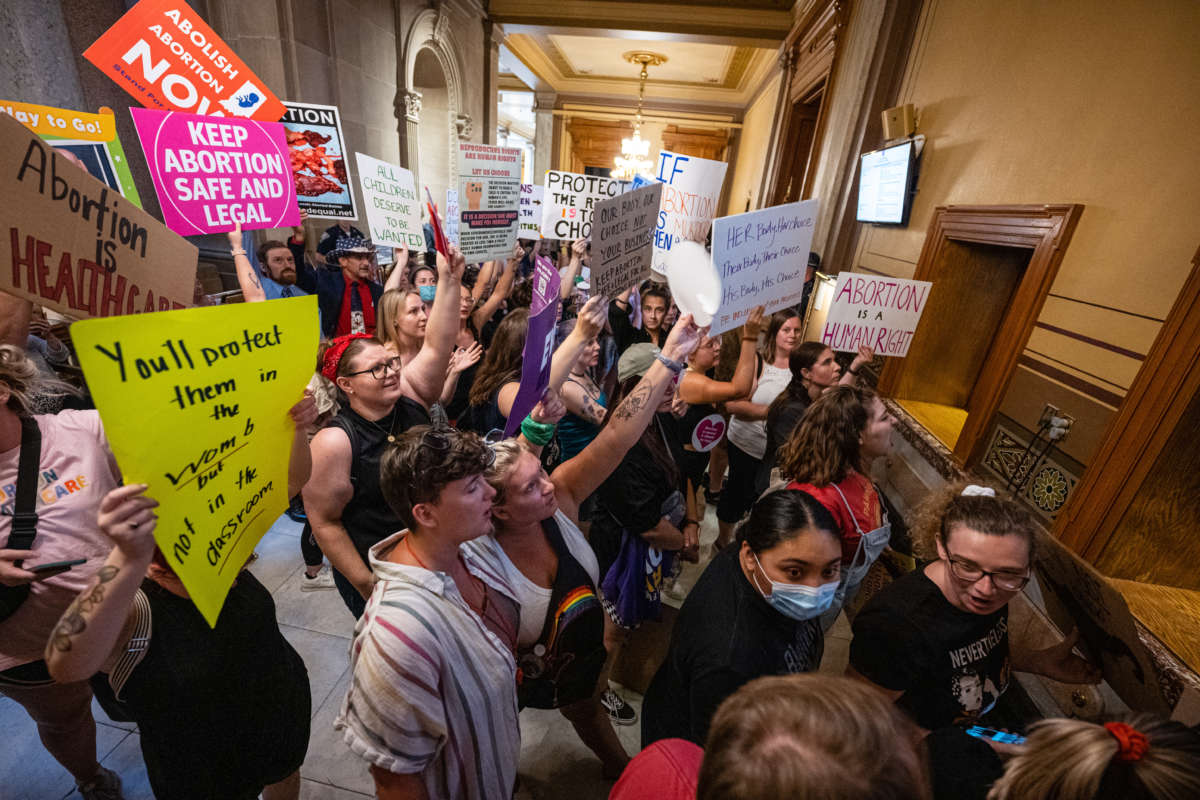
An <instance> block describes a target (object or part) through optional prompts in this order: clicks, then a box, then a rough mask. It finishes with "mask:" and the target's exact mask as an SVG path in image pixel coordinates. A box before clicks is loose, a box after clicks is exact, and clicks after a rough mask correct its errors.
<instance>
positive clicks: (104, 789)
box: [75, 767, 125, 800]
mask: <svg viewBox="0 0 1200 800" xmlns="http://www.w3.org/2000/svg"><path fill="white" fill-rule="evenodd" d="M75 788H76V789H78V790H79V794H81V795H82V796H83V798H84V800H125V795H123V794H121V776H120V775H118V774H117V773H115V772H113V771H112V770H111V769H105V768H104V767H101V768H100V771H99V772H97V773H96V777H94V778H92V779H91V780H90V781H88V782H87V783H77V784H75Z"/></svg>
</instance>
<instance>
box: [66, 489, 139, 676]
mask: <svg viewBox="0 0 1200 800" xmlns="http://www.w3.org/2000/svg"><path fill="white" fill-rule="evenodd" d="M144 491H146V486H145V484H133V485H130V486H122V487H121V488H119V489H114V490H113V491H111V492H109V493H108V494H107V495H105V496H104V499H103V500H102V501H100V516H99V524H100V529H101V530H102V531H104V533H105V534H106V535H107V536H108V537H109V538H110V539H111V540H112V541H113V544H114V545H115V546H114V547H113V549H112V552H111V553H109V554H108V560H107V561H105V562H104V566H102V567H101V568H100V571H99V572H98V573H96V577H95V578H93V580H92V583H91V584H90V585H89V586H88V588H86V589H84V590H83V591H82V592H80V594H79V596H78V597H76V598H75V600H74V602H72V603H71V605H70V606H68V607H67V610H66V611H64V612H63V615H62V617H61V618H60V619H59V621H58V625H56V626H55V628H54V631H53V632H52V633H51V634H50V640H49V641H48V642H47V643H46V665H47V667H49V669H50V674H51V675H52V676H53V677H54V679H55V680H56V681H58V682H60V683H66V682H69V681H80V680H86V679H87V678H89V677H91V676H92V675H93V674H95V672H96V671H97V670H98V669H100V668H101V667H102V666H104V665H105V664H106V663H108V662H109V661H110V660H111V656H112V654H113V650H114V648H115V647H116V646H117V645H119V644H120V645H123V644H124V641H122V636H121V634H122V633H123V632H126V631H127V621H128V618H129V609H130V604H131V603H132V601H133V596H134V594H135V593H136V592H137V590H138V586H140V585H141V583H142V577H143V576H144V575H145V574H146V567H147V566H148V565H149V564H150V558H151V556H153V555H154V536H153V534H154V525H155V522H156V521H157V517H156V516H155V514H154V508H155V506H157V505H158V503H156V502H155V501H154V500H151V499H150V498H149V497H146V496H145V495H144V494H142V493H143V492H144ZM125 637H126V638H128V633H127V632H126V633H125Z"/></svg>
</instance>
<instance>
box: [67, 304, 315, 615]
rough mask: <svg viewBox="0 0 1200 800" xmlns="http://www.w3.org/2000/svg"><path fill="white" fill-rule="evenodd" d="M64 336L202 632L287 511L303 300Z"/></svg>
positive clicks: (88, 326)
mask: <svg viewBox="0 0 1200 800" xmlns="http://www.w3.org/2000/svg"><path fill="white" fill-rule="evenodd" d="M71 337H72V339H73V341H74V343H75V349H76V352H77V353H78V355H79V363H80V365H81V366H82V367H83V373H84V375H85V376H86V377H87V382H88V387H89V388H90V389H91V391H92V396H93V398H95V401H96V408H97V409H99V411H100V418H101V419H102V420H103V421H104V432H105V434H106V435H107V437H108V441H109V444H110V445H111V447H112V451H113V454H114V455H115V456H116V457H117V463H118V464H119V465H120V467H121V473H122V475H123V477H124V479H125V482H126V483H144V484H147V486H148V487H149V488H148V489H147V490H146V494H147V495H149V496H150V497H153V498H154V499H155V500H157V501H158V502H159V507H158V525H157V526H156V527H155V529H154V539H155V541H156V542H157V543H158V547H159V549H160V550H162V552H163V555H164V556H166V559H167V562H168V563H169V564H170V565H171V568H172V569H174V570H175V573H176V574H177V575H179V577H180V578H181V579H182V580H183V585H184V586H185V587H186V588H187V590H188V594H190V595H191V597H192V601H193V602H194V603H195V604H196V607H197V608H198V609H199V610H200V613H201V614H203V615H204V618H205V619H206V620H208V623H209V625H213V626H215V625H216V621H217V615H218V614H219V613H220V611H221V605H222V604H223V603H224V602H225V595H226V594H227V593H228V592H229V587H230V585H232V583H233V579H234V578H236V577H237V574H238V572H239V571H241V568H242V565H243V564H245V563H246V559H247V558H249V557H250V554H251V553H252V552H254V546H255V545H256V544H257V543H258V540H259V539H260V538H262V535H263V534H264V533H266V531H267V529H268V528H269V527H271V523H273V522H274V521H275V519H276V517H278V516H279V515H280V514H281V513H283V511H284V509H286V508H287V505H288V454H289V452H290V450H291V443H292V438H293V430H294V426H293V424H292V421H291V419H290V418H289V416H288V409H289V408H290V407H291V406H292V405H293V404H294V403H296V402H297V401H298V400H299V399H300V397H301V394H302V392H303V390H304V385H305V384H306V383H307V382H308V379H309V378H310V377H311V376H312V368H313V363H314V360H315V357H316V349H317V339H318V329H317V298H316V297H315V296H309V297H296V298H289V299H284V300H273V301H271V302H270V303H237V304H232V305H223V306H211V307H208V308H192V309H187V310H184V311H168V312H165V313H162V314H147V315H142V316H139V317H115V318H113V319H103V320H85V321H83V322H78V323H76V324H74V325H72V326H71ZM164 442H170V443H171V446H170V447H164V446H163V443H164Z"/></svg>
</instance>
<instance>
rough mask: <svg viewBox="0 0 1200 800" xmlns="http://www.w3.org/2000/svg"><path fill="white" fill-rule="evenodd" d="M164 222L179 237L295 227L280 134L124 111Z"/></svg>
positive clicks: (269, 127)
mask: <svg viewBox="0 0 1200 800" xmlns="http://www.w3.org/2000/svg"><path fill="white" fill-rule="evenodd" d="M129 113H130V114H132V115H133V124H134V125H135V126H136V127H137V132H138V138H139V139H140V140H141V142H142V152H143V153H145V154H146V166H147V167H149V169H150V177H151V178H152V179H153V181H154V191H155V192H157V193H158V202H159V205H161V206H162V214H163V222H165V223H166V224H167V227H168V228H170V229H171V230H173V231H175V232H176V233H178V234H179V235H180V236H193V235H197V234H203V233H223V232H227V231H230V230H232V229H233V226H234V224H235V223H238V222H240V223H241V224H242V229H243V230H254V229H255V228H281V227H284V226H292V225H299V224H300V210H299V209H298V208H297V207H296V185H295V182H294V180H293V178H292V168H291V160H290V159H289V157H288V148H287V141H286V139H285V137H284V131H283V126H282V125H280V124H279V123H278V122H258V121H256V120H242V119H214V118H213V117H206V116H201V115H199V114H181V113H178V112H175V111H155V110H153V109H149V108H131V109H129Z"/></svg>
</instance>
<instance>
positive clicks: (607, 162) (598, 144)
mask: <svg viewBox="0 0 1200 800" xmlns="http://www.w3.org/2000/svg"><path fill="white" fill-rule="evenodd" d="M567 130H568V131H569V132H570V134H571V155H572V159H571V163H572V171H573V172H583V168H584V167H612V166H613V159H615V158H616V157H617V156H619V155H620V154H621V139H624V138H628V137H630V136H632V135H633V123H632V122H627V121H624V120H607V119H586V118H583V117H574V118H571V119H570V120H568V121H567Z"/></svg>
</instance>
